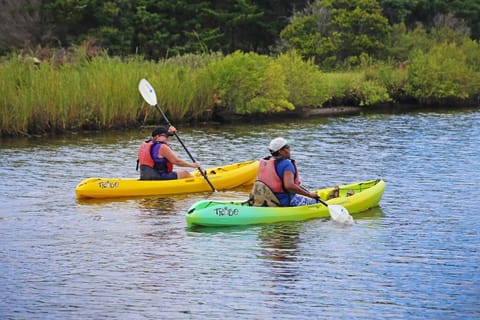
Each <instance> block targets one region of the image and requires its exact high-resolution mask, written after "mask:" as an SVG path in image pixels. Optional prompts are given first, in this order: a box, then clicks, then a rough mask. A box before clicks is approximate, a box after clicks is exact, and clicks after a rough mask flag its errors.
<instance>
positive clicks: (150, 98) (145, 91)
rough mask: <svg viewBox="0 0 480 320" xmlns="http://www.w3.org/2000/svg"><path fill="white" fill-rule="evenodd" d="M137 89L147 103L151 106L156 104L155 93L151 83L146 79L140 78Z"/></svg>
mask: <svg viewBox="0 0 480 320" xmlns="http://www.w3.org/2000/svg"><path fill="white" fill-rule="evenodd" d="M138 91H140V94H141V95H142V97H143V99H145V101H147V103H148V104H149V105H151V106H152V107H153V106H156V105H157V95H156V94H155V90H153V87H152V85H151V84H150V83H149V82H148V81H147V80H145V79H142V80H140V83H139V84H138Z"/></svg>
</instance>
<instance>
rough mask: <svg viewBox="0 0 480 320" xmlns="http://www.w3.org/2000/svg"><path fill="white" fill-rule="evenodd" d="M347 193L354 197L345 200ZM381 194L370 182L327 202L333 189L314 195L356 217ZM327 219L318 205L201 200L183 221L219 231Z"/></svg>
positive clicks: (377, 184)
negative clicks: (225, 228) (259, 205)
mask: <svg viewBox="0 0 480 320" xmlns="http://www.w3.org/2000/svg"><path fill="white" fill-rule="evenodd" d="M349 190H353V191H354V194H353V195H351V196H347V192H348V191H349ZM384 190H385V182H384V181H383V180H369V181H363V182H356V183H352V184H348V185H342V186H340V195H339V197H337V198H333V199H330V200H328V197H329V195H330V194H331V193H332V191H333V188H326V189H321V190H317V193H318V195H319V196H320V198H321V199H322V200H324V201H326V202H327V204H329V205H330V204H338V205H342V206H343V207H345V208H346V209H347V210H348V211H349V212H350V214H355V213H359V212H362V211H365V210H367V209H369V208H372V207H376V206H378V204H379V202H380V200H381V198H382V195H383V192H384ZM328 217H330V213H329V210H328V208H327V207H326V206H325V205H323V204H321V203H317V204H313V205H308V206H300V207H252V206H249V205H248V204H247V202H246V201H243V202H242V201H228V200H219V201H216V200H202V201H198V202H197V203H195V204H193V205H192V206H191V207H190V209H189V210H188V212H187V215H186V221H187V225H188V226H195V225H199V226H209V227H218V226H235V225H250V224H265V223H275V222H285V221H303V220H308V219H313V218H328Z"/></svg>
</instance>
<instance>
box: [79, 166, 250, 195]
mask: <svg viewBox="0 0 480 320" xmlns="http://www.w3.org/2000/svg"><path fill="white" fill-rule="evenodd" d="M206 171H207V176H208V179H209V180H210V182H211V183H212V185H213V186H214V187H215V189H216V190H218V191H220V190H228V189H233V188H236V187H239V186H242V185H251V184H253V182H254V181H255V179H256V177H257V173H258V161H257V160H251V161H245V162H240V163H234V164H230V165H226V166H222V167H214V168H209V169H207V170H206ZM194 174H195V176H194V177H192V178H186V179H177V180H139V179H135V178H88V179H85V180H83V181H82V182H80V183H79V184H78V185H77V186H76V188H75V193H76V195H77V198H97V199H102V198H103V199H105V198H124V197H138V196H150V195H167V194H170V195H171V194H180V193H194V192H204V191H211V190H212V189H211V188H210V186H209V184H208V183H207V181H206V180H205V178H204V177H203V176H202V175H201V174H200V172H198V170H197V171H196V172H195V173H194Z"/></svg>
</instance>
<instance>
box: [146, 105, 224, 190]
mask: <svg viewBox="0 0 480 320" xmlns="http://www.w3.org/2000/svg"><path fill="white" fill-rule="evenodd" d="M155 107H156V108H157V110H158V111H160V113H161V114H162V116H163V118H164V119H165V121H166V122H167V123H168V125H169V126H172V123H171V122H170V120H168V118H167V115H166V114H165V113H164V112H163V110H162V108H160V106H159V105H158V104H156V105H155ZM173 134H174V135H175V137H176V138H177V140H178V141H179V142H180V144H181V145H182V147H183V149H185V152H187V154H188V156H189V157H190V159H191V160H192V162H196V161H195V159H194V158H193V156H192V154H191V153H190V151H188V149H187V147H186V146H185V144H184V143H183V141H182V139H180V137H179V136H178V134H177V132H176V131H175V132H174V133H173ZM198 171H200V174H201V175H202V176H203V177H204V178H205V180H206V181H207V183H208V185H209V186H210V188H212V191H213V192H215V191H217V190H215V187H214V186H213V184H212V183H211V182H210V179H208V177H207V175H206V174H205V172H204V171H203V170H202V168H200V167H198Z"/></svg>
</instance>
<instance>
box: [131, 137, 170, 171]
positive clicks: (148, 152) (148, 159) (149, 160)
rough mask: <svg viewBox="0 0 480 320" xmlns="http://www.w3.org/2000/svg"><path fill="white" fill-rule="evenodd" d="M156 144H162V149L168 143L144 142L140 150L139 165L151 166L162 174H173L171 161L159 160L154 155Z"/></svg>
mask: <svg viewBox="0 0 480 320" xmlns="http://www.w3.org/2000/svg"><path fill="white" fill-rule="evenodd" d="M156 144H160V148H161V147H162V146H161V145H162V144H166V143H163V142H158V141H153V140H146V141H144V142H142V144H141V145H140V148H139V149H138V161H137V164H139V165H145V166H149V167H150V168H153V169H155V170H157V171H159V172H160V173H165V172H172V171H173V164H172V163H171V162H170V161H168V160H167V159H166V158H159V157H158V156H157V155H153V154H152V150H153V146H154V145H156Z"/></svg>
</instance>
